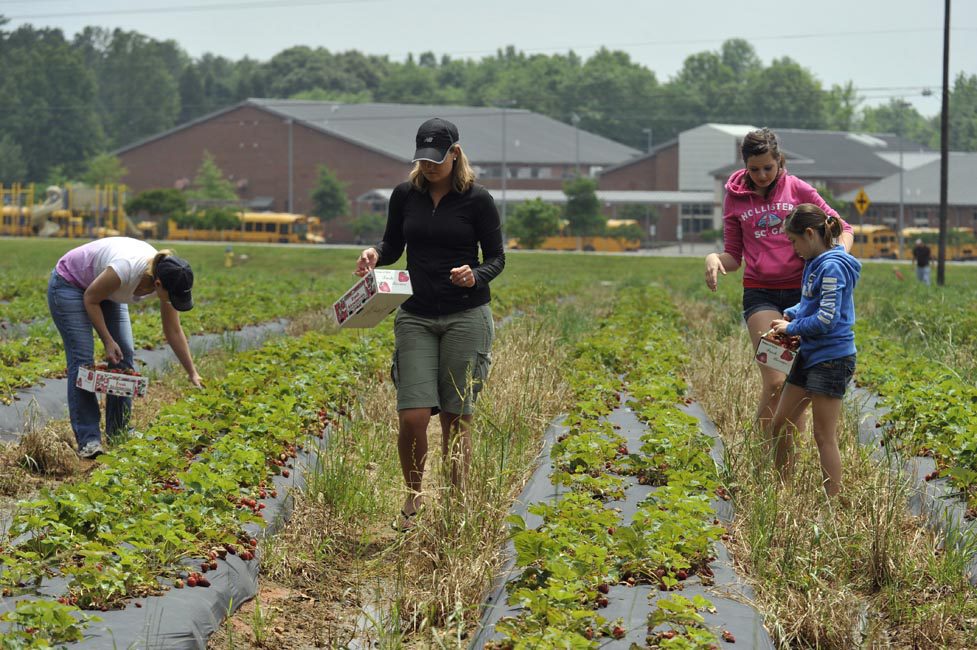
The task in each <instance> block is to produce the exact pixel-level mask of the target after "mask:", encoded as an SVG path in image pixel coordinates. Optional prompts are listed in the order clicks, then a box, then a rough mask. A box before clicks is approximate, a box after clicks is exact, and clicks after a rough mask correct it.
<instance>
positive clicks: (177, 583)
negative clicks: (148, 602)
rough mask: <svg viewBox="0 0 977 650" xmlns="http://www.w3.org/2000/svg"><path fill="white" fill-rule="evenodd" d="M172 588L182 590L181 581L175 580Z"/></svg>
mask: <svg viewBox="0 0 977 650" xmlns="http://www.w3.org/2000/svg"><path fill="white" fill-rule="evenodd" d="M173 586H174V587H176V588H177V589H183V581H182V580H180V579H179V578H177V579H176V581H175V582H174V583H173Z"/></svg>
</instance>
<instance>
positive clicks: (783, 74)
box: [743, 57, 825, 129]
mask: <svg viewBox="0 0 977 650" xmlns="http://www.w3.org/2000/svg"><path fill="white" fill-rule="evenodd" d="M747 88H748V92H747V93H746V96H745V97H744V98H743V101H744V105H745V106H744V107H745V109H746V111H747V114H749V115H751V116H753V120H754V122H755V123H756V124H761V125H773V126H776V127H781V128H792V129H820V128H823V127H824V124H825V118H824V104H823V101H822V98H821V95H822V91H821V84H820V82H818V80H817V79H815V78H814V75H813V74H811V72H810V71H809V70H807V69H805V68H803V67H801V66H800V64H798V63H797V62H796V61H794V60H792V59H791V58H790V57H783V58H780V59H774V60H773V62H772V63H771V64H770V66H769V67H767V68H764V69H763V70H761V71H759V72H756V73H755V74H753V75H752V76H751V78H750V81H749V82H748V86H747Z"/></svg>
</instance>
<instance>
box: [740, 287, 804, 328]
mask: <svg viewBox="0 0 977 650" xmlns="http://www.w3.org/2000/svg"><path fill="white" fill-rule="evenodd" d="M800 301H801V290H800V288H797V289H750V288H745V289H743V320H750V316H752V315H753V314H755V313H757V312H758V311H775V312H777V313H778V314H783V313H784V310H785V309H787V308H788V307H793V306H794V305H796V304H797V303H799V302H800Z"/></svg>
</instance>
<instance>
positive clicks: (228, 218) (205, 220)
mask: <svg viewBox="0 0 977 650" xmlns="http://www.w3.org/2000/svg"><path fill="white" fill-rule="evenodd" d="M239 214H240V213H239V212H238V211H237V210H235V209H233V208H228V207H225V206H211V207H209V208H206V209H205V210H203V211H202V212H198V213H197V219H198V220H199V223H200V227H201V228H206V229H208V230H234V229H235V228H240V227H241V217H240V216H239Z"/></svg>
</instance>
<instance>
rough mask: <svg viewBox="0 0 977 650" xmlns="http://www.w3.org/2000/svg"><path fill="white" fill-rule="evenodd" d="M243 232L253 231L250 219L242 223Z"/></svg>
mask: <svg viewBox="0 0 977 650" xmlns="http://www.w3.org/2000/svg"><path fill="white" fill-rule="evenodd" d="M244 232H254V224H253V223H251V222H250V221H248V222H246V223H245V224H244Z"/></svg>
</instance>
